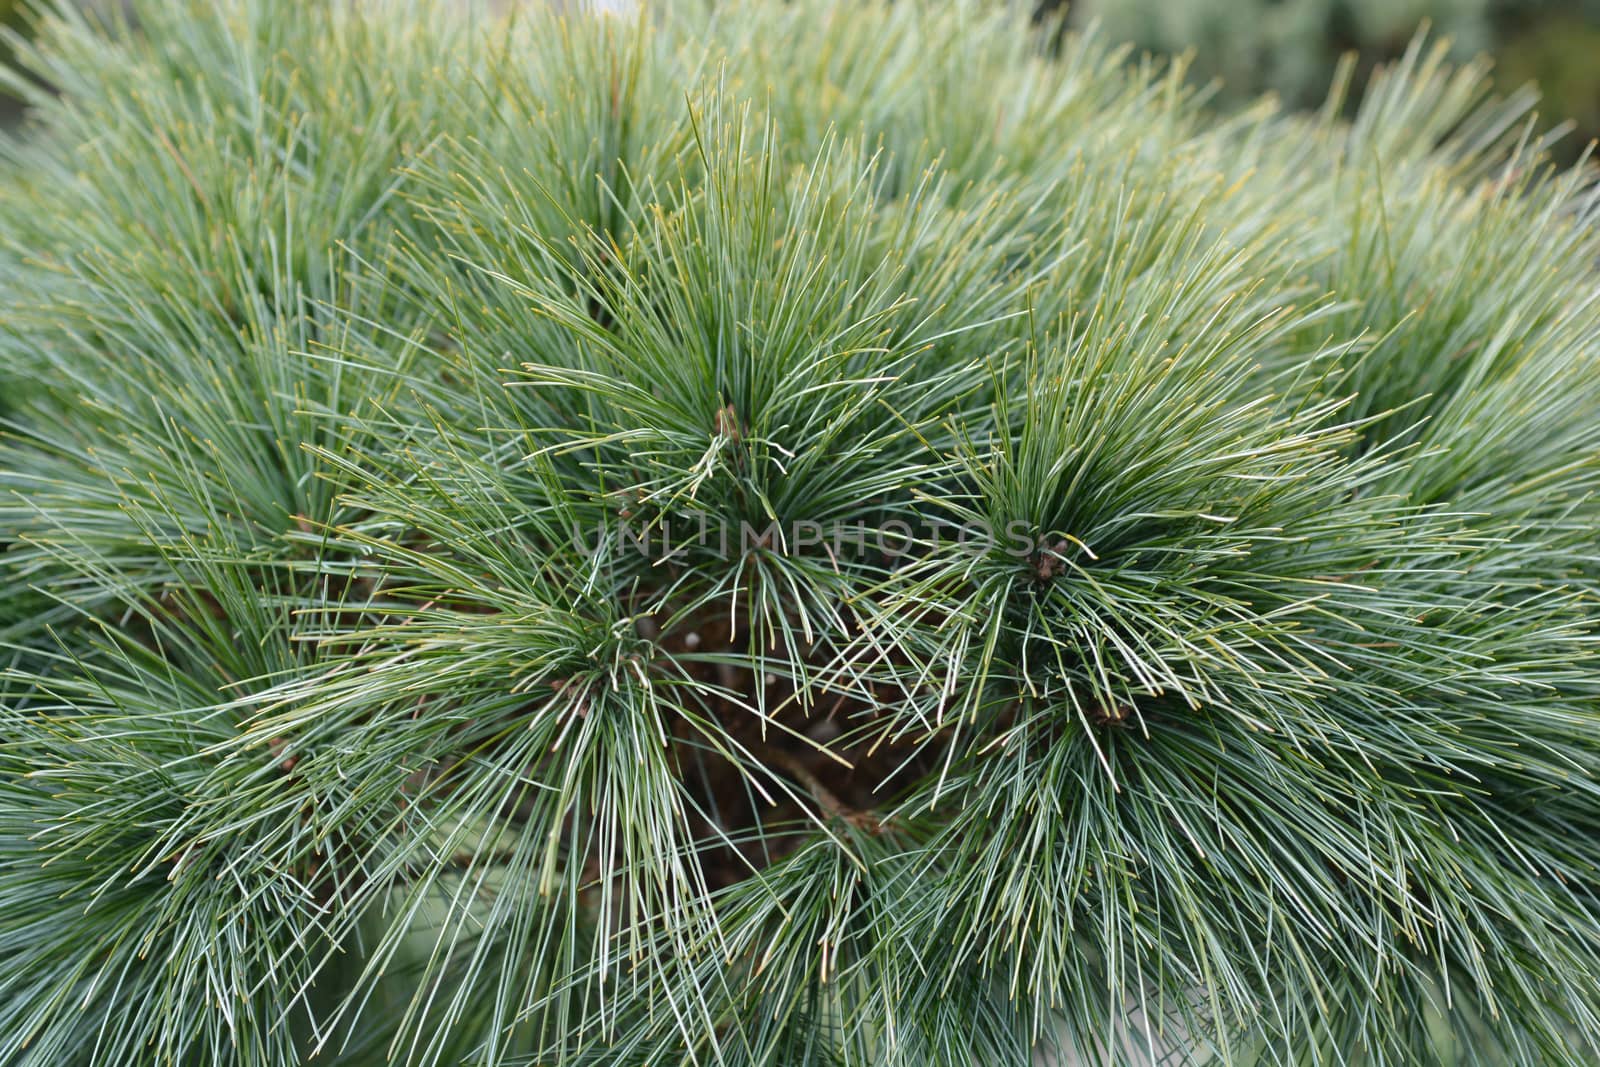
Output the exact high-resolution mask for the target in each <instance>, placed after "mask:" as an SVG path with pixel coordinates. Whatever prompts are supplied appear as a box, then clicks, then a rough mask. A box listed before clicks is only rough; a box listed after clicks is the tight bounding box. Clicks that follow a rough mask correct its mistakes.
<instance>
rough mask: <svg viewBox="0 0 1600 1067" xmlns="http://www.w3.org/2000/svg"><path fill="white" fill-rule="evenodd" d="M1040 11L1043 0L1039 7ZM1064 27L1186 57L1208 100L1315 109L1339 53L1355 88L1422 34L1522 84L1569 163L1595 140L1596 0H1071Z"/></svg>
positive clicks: (1599, 45) (1509, 84)
mask: <svg viewBox="0 0 1600 1067" xmlns="http://www.w3.org/2000/svg"><path fill="white" fill-rule="evenodd" d="M1047 3H1051V0H1047ZM1067 7H1068V19H1069V21H1070V23H1071V24H1073V25H1075V26H1083V25H1087V24H1088V23H1090V22H1091V21H1097V22H1099V23H1100V25H1101V27H1102V29H1103V31H1104V33H1105V35H1106V36H1107V37H1108V38H1111V39H1114V40H1123V41H1131V42H1133V43H1134V44H1135V45H1136V46H1137V47H1138V48H1139V49H1141V50H1144V51H1150V52H1156V53H1166V54H1180V53H1191V54H1192V56H1193V66H1192V75H1193V77H1194V79H1195V80H1196V81H1197V82H1201V83H1211V82H1212V81H1214V80H1220V81H1221V83H1222V84H1221V89H1220V90H1219V97H1218V101H1219V103H1223V104H1228V103H1238V102H1242V101H1245V100H1249V99H1252V98H1254V97H1256V96H1258V95H1259V94H1261V93H1263V92H1269V91H1270V92H1274V93H1277V94H1278V95H1279V96H1280V97H1281V98H1282V99H1283V100H1285V101H1286V102H1287V103H1289V104H1292V105H1295V106H1299V107H1315V106H1317V105H1319V104H1321V103H1322V101H1323V99H1324V97H1325V95H1326V93H1327V90H1328V86H1329V84H1330V82H1331V81H1332V79H1333V76H1334V69H1335V66H1336V65H1337V63H1338V61H1339V58H1340V56H1342V55H1344V54H1345V53H1347V52H1354V53H1355V54H1356V55H1357V57H1358V58H1357V66H1356V72H1355V85H1354V89H1355V90H1356V91H1355V93H1354V94H1353V96H1352V100H1354V99H1355V98H1358V97H1359V92H1360V88H1361V86H1362V85H1364V84H1365V82H1366V79H1367V77H1368V76H1369V75H1370V74H1371V71H1372V69H1373V68H1374V67H1376V66H1377V65H1378V64H1380V63H1383V62H1385V61H1388V60H1391V59H1394V58H1396V57H1398V56H1399V55H1400V54H1401V53H1402V52H1403V51H1404V50H1405V47H1406V45H1407V44H1408V43H1409V42H1410V41H1411V39H1412V38H1413V37H1414V36H1415V35H1416V33H1417V32H1418V30H1419V29H1421V28H1422V27H1424V26H1428V27H1430V32H1431V34H1432V35H1433V36H1434V37H1436V38H1439V39H1447V40H1449V41H1450V43H1451V48H1452V52H1453V54H1454V55H1455V57H1456V58H1458V59H1462V60H1465V59H1469V58H1471V57H1473V56H1475V55H1478V54H1479V53H1489V54H1490V55H1492V56H1493V57H1494V60H1495V81H1496V83H1497V86H1498V87H1499V88H1500V89H1501V90H1503V91H1511V90H1513V89H1516V88H1519V87H1520V86H1522V85H1524V84H1526V83H1528V82H1530V81H1532V82H1536V83H1537V84H1538V87H1539V90H1540V93H1541V95H1542V97H1543V99H1542V102H1541V104H1540V107H1539V114H1540V116H1541V118H1542V119H1543V120H1544V122H1545V124H1546V125H1547V126H1554V125H1556V124H1558V123H1560V122H1565V121H1568V120H1571V121H1572V122H1573V123H1574V124H1575V130H1574V132H1573V133H1572V134H1571V135H1569V136H1568V137H1566V138H1565V139H1564V140H1563V141H1562V142H1561V143H1560V145H1558V155H1560V156H1561V157H1562V158H1564V159H1567V160H1571V159H1574V158H1576V157H1577V156H1578V154H1579V153H1580V152H1581V151H1582V150H1583V148H1584V146H1585V145H1587V144H1588V142H1589V141H1590V140H1591V139H1592V138H1595V137H1600V0H1074V2H1072V3H1070V4H1068V5H1067Z"/></svg>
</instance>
